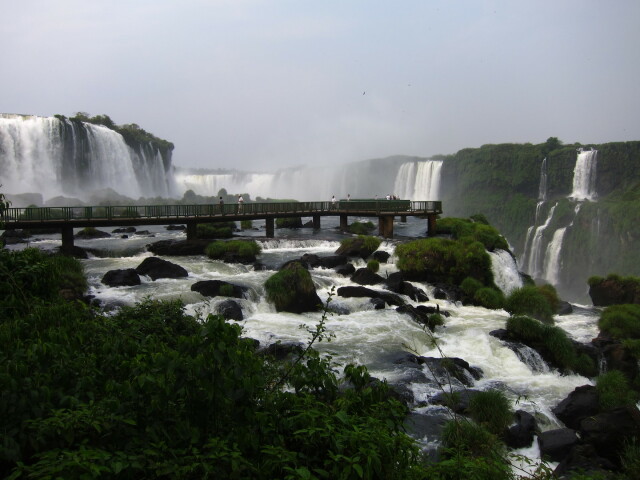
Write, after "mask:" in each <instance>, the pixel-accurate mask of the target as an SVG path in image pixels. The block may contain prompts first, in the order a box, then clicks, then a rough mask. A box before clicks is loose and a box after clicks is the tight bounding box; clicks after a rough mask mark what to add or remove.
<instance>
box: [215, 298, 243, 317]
mask: <svg viewBox="0 0 640 480" xmlns="http://www.w3.org/2000/svg"><path fill="white" fill-rule="evenodd" d="M216 313H217V314H218V315H222V316H223V317H224V318H225V319H226V320H237V321H240V320H243V319H244V315H243V314H242V308H241V307H240V305H238V302H236V301H235V300H225V301H223V302H220V303H219V304H218V305H216Z"/></svg>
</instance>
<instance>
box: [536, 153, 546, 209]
mask: <svg viewBox="0 0 640 480" xmlns="http://www.w3.org/2000/svg"><path fill="white" fill-rule="evenodd" d="M538 200H540V202H545V201H546V200H547V157H544V159H543V160H542V165H541V166H540V185H539V186H538ZM538 205H540V204H538Z"/></svg>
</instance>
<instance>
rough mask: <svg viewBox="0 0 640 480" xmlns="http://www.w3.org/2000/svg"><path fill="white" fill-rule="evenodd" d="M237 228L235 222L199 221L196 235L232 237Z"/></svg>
mask: <svg viewBox="0 0 640 480" xmlns="http://www.w3.org/2000/svg"><path fill="white" fill-rule="evenodd" d="M235 228H236V224H235V222H214V223H199V224H198V226H197V227H196V235H197V236H198V238H231V237H232V236H233V231H234V230H235Z"/></svg>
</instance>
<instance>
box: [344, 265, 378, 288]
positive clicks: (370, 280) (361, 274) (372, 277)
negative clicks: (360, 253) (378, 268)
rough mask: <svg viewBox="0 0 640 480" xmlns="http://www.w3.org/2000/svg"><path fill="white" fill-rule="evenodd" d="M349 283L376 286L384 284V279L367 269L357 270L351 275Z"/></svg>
mask: <svg viewBox="0 0 640 480" xmlns="http://www.w3.org/2000/svg"><path fill="white" fill-rule="evenodd" d="M351 281H352V282H354V283H357V284H359V285H377V284H378V283H382V282H384V278H382V277H381V276H380V275H378V274H377V273H374V272H372V271H371V270H369V269H368V268H359V269H357V270H356V271H355V273H354V274H353V275H351Z"/></svg>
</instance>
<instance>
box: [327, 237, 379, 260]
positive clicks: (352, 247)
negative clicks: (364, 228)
mask: <svg viewBox="0 0 640 480" xmlns="http://www.w3.org/2000/svg"><path fill="white" fill-rule="evenodd" d="M350 240H351V241H349V242H347V243H343V244H342V245H340V247H338V249H337V250H336V251H335V253H336V255H346V256H347V257H360V258H362V259H363V260H365V259H367V258H368V257H369V255H371V254H372V253H373V252H372V251H371V249H370V248H368V247H367V246H366V245H365V242H366V240H365V238H364V237H362V238H361V237H357V238H353V239H350Z"/></svg>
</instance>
